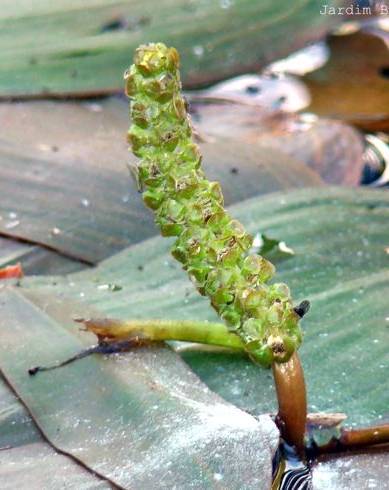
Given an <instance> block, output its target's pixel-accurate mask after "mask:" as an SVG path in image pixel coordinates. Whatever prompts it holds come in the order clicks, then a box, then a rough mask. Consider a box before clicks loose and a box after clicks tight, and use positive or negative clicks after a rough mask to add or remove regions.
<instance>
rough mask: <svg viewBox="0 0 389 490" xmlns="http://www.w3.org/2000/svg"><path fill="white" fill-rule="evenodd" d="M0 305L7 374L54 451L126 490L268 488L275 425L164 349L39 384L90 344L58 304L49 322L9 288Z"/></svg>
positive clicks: (102, 361)
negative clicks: (41, 369) (32, 371)
mask: <svg viewBox="0 0 389 490" xmlns="http://www.w3.org/2000/svg"><path fill="white" fill-rule="evenodd" d="M40 300H41V301H43V303H44V304H46V308H47V305H48V304H49V303H53V302H54V303H55V300H54V301H53V300H52V299H51V298H50V297H47V296H46V297H45V296H40ZM0 301H1V306H2V314H1V318H0V339H1V340H0V368H1V372H2V374H3V376H4V377H5V379H6V380H7V382H8V383H9V384H10V386H12V388H13V389H14V391H15V392H16V393H17V395H18V396H19V398H20V399H21V400H22V401H23V403H24V404H25V405H26V406H27V407H28V410H29V412H30V414H31V416H32V417H33V419H34V421H35V422H36V424H37V425H38V427H39V428H40V430H41V431H42V432H43V434H44V435H45V437H46V438H47V439H48V440H49V441H50V443H51V444H52V445H53V446H54V448H57V449H59V450H60V451H61V452H63V453H66V454H69V455H71V456H72V457H73V458H75V459H76V460H78V461H80V462H82V463H83V464H84V465H85V466H87V467H88V468H89V469H91V470H92V471H93V472H95V473H96V474H97V475H100V476H101V477H103V478H105V479H106V480H108V481H111V482H113V483H114V484H115V485H117V486H119V488H129V489H130V488H155V485H156V482H158V488H166V489H170V488H173V487H174V486H176V488H183V489H184V488H199V489H200V488H215V489H217V488H220V485H223V486H224V485H225V487H226V488H231V489H238V488H242V487H243V488H258V487H262V488H267V487H269V485H270V480H271V458H272V455H273V453H274V451H275V448H276V446H277V444H278V431H277V429H276V427H275V425H274V424H273V422H272V421H271V419H270V418H269V417H268V416H266V415H264V416H262V417H261V418H260V419H259V420H256V419H255V418H253V417H252V416H250V415H248V414H246V413H244V412H242V411H240V410H239V409H237V408H236V407H233V406H232V405H230V404H228V403H226V402H225V401H223V400H222V399H221V398H220V397H219V396H218V395H216V394H214V393H212V392H211V391H210V390H209V389H208V388H207V387H206V386H205V385H204V384H203V383H202V382H201V381H200V380H199V379H198V378H197V377H196V376H195V375H194V374H193V373H192V372H191V371H190V370H189V369H188V367H187V366H186V365H185V363H184V362H183V361H182V360H181V359H180V358H179V356H177V354H175V353H174V352H173V351H172V350H171V349H169V348H168V347H163V346H158V345H157V346H151V347H149V348H141V349H139V350H136V351H134V352H130V353H127V354H121V355H115V356H110V357H108V358H106V357H103V356H94V357H89V358H87V359H83V360H82V361H80V362H77V363H74V364H72V365H69V366H68V367H67V368H65V369H58V370H55V371H50V372H47V373H44V375H37V376H35V377H33V378H32V377H30V376H29V375H28V373H27V369H28V368H30V367H31V366H33V365H36V364H37V363H43V364H51V363H53V362H55V361H56V360H58V359H61V358H64V357H66V356H69V355H71V354H73V353H74V352H76V351H78V350H80V349H81V347H82V346H83V345H84V344H85V338H84V339H83V341H81V339H80V333H79V332H78V331H77V328H76V327H75V326H74V325H73V326H72V322H71V316H72V315H73V314H74V312H75V311H76V310H75V308H74V306H73V305H71V304H70V305H68V306H66V304H63V305H60V304H59V303H57V305H56V308H57V309H56V308H54V310H55V311H54V312H53V313H52V316H50V315H49V314H47V313H45V311H44V309H45V308H43V309H42V308H40V307H38V306H37V304H34V303H33V302H31V301H30V300H28V299H26V297H24V296H23V295H22V294H21V292H20V290H19V291H18V290H17V289H10V288H4V289H3V291H2V292H1V294H0ZM59 318H66V319H67V320H66V321H61V322H60V321H59ZM69 324H70V326H69ZM42 374H43V373H42ZM0 476H1V474H0ZM221 481H222V483H220V482H221Z"/></svg>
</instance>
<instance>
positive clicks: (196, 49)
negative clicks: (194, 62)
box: [193, 45, 204, 58]
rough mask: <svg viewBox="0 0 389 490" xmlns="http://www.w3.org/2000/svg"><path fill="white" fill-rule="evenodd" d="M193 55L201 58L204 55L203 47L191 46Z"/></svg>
mask: <svg viewBox="0 0 389 490" xmlns="http://www.w3.org/2000/svg"><path fill="white" fill-rule="evenodd" d="M193 53H194V54H195V55H196V56H198V57H199V58H201V57H202V56H203V54H204V48H203V46H200V45H197V46H193Z"/></svg>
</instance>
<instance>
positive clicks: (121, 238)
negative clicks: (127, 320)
mask: <svg viewBox="0 0 389 490" xmlns="http://www.w3.org/2000/svg"><path fill="white" fill-rule="evenodd" d="M127 113H128V108H127V105H125V104H124V103H122V102H121V101H120V100H117V99H115V98H112V99H109V100H106V101H104V102H101V103H99V104H97V105H96V104H95V105H92V104H90V103H88V104H81V103H79V104H76V103H74V102H67V103H53V102H39V103H37V102H35V103H32V102H30V103H23V104H18V105H14V104H13V105H12V104H11V105H7V104H4V105H1V106H0V118H4V119H5V120H7V125H6V127H5V128H4V130H3V131H2V138H3V140H5V141H6V142H7V143H3V144H1V145H0V194H1V202H0V216H1V217H2V219H0V232H1V233H3V234H4V235H8V236H11V237H16V238H22V239H23V240H28V241H29V242H33V243H39V244H43V245H45V246H47V247H50V248H51V249H54V250H57V251H60V252H61V253H62V254H65V255H67V256H68V257H73V258H76V259H79V260H82V261H84V262H87V263H91V264H95V263H97V262H98V261H99V260H101V259H103V258H106V257H108V256H110V255H112V254H114V253H115V252H118V251H119V250H122V249H123V248H125V247H126V246H128V245H130V244H132V243H136V242H139V241H141V240H142V239H145V238H148V237H150V236H152V235H154V234H156V231H157V230H156V228H155V226H154V223H153V217H152V215H151V214H150V213H149V211H148V210H147V209H145V206H144V204H143V202H142V200H141V199H140V198H139V195H138V192H137V190H136V186H135V185H134V184H133V183H132V182H130V179H129V176H128V171H127V168H126V162H127V161H128V159H129V155H128V148H127V144H126V142H125V141H124V137H123V134H125V133H126V131H127V126H128V121H127ZM21 121H23V122H22V124H23V127H25V130H24V132H23V141H22V142H21V141H20V127H21ZM107 128H109V131H108V130H107ZM202 151H203V153H204V168H205V171H206V173H207V175H209V177H210V178H212V179H215V180H218V181H220V182H221V185H222V186H223V189H224V190H225V198H226V202H227V204H231V203H234V202H237V201H239V200H242V199H245V198H248V197H252V196H255V195H258V194H263V193H268V192H271V191H273V190H279V189H288V188H293V187H303V186H312V185H321V184H322V182H321V179H320V177H319V176H318V175H317V174H316V173H315V172H313V171H311V170H310V169H308V168H306V167H305V166H304V165H303V164H301V163H299V162H297V161H295V160H294V159H291V158H289V157H287V156H285V155H284V154H282V153H280V152H279V151H277V150H275V151H269V150H268V149H266V150H263V149H261V148H258V147H256V146H255V145H250V146H249V147H248V148H243V147H242V144H241V143H240V142H234V141H232V142H224V141H223V142H222V143H221V142H214V143H206V144H204V145H203V147H202ZM235 171H237V172H238V173H234V172H235ZM15 195H17V196H18V198H17V199H15ZM10 224H11V225H12V227H11V228H10V227H9V225H10ZM113 282H115V281H113Z"/></svg>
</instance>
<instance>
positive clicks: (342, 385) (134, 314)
mask: <svg viewBox="0 0 389 490" xmlns="http://www.w3.org/2000/svg"><path fill="white" fill-rule="evenodd" d="M231 214H232V215H233V216H235V217H237V218H238V219H239V220H240V221H242V222H243V223H245V224H246V225H247V227H248V228H249V230H250V231H251V232H256V231H257V230H261V232H263V233H266V234H268V235H270V236H272V237H275V238H278V239H282V240H284V241H285V242H286V243H287V244H288V245H289V246H290V247H292V248H293V250H294V251H295V256H294V257H292V258H291V259H289V260H287V261H284V262H282V263H280V264H279V266H278V274H277V275H276V280H280V281H285V282H287V283H288V284H289V285H290V287H291V290H292V294H293V297H294V298H295V301H296V303H297V302H298V301H299V300H302V299H309V300H310V301H311V303H312V306H311V310H310V312H309V314H308V315H307V317H306V319H304V321H303V326H304V328H305V330H306V338H305V342H304V344H303V347H302V349H301V357H302V361H303V365H304V367H305V371H306V378H307V383H308V396H309V410H310V411H332V412H333V411H341V412H346V413H347V415H348V416H349V419H348V423H358V424H359V425H360V424H366V423H370V422H372V421H377V420H378V421H379V420H380V419H381V418H382V417H385V416H387V415H388V405H389V389H388V388H389V386H388V377H387V369H388V362H389V359H388V351H387V345H388V340H389V328H388V325H389V321H388V317H389V312H388V301H387V298H388V294H389V270H388V261H389V257H388V254H387V247H388V245H389V234H388V227H387V223H388V218H389V197H388V194H387V193H386V192H384V191H371V190H365V189H358V190H350V189H341V188H322V189H307V190H304V189H303V190H299V191H293V192H289V193H287V194H284V193H275V194H271V195H269V196H265V197H262V198H260V199H259V198H256V199H251V200H248V201H245V202H243V203H241V204H239V205H236V206H234V207H232V208H231ZM169 243H171V242H170V240H169V239H162V238H159V237H157V238H153V239H150V240H148V241H145V242H143V243H141V244H139V245H135V246H133V247H130V248H129V249H127V250H125V251H123V252H122V253H120V254H118V255H117V256H115V257H113V258H112V259H109V260H107V261H105V262H103V263H102V264H101V265H100V266H98V267H97V268H96V269H95V270H91V271H87V272H83V273H78V274H73V275H71V276H68V277H67V278H56V279H53V280H52V281H51V282H48V281H47V280H45V279H39V278H36V279H25V280H24V281H23V284H24V286H25V287H27V288H30V289H33V290H36V291H39V290H40V291H49V292H50V293H53V294H57V295H58V296H59V297H70V298H76V299H80V300H82V301H84V302H85V303H87V304H92V305H94V306H95V307H97V308H98V309H99V310H100V311H101V314H102V315H106V316H110V317H117V318H172V319H179V318H186V319H190V318H196V319H199V318H203V319H209V320H214V319H215V315H214V313H213V311H212V309H211V308H210V307H209V305H208V303H207V301H206V300H205V299H204V298H202V297H200V296H199V295H198V293H197V292H196V291H194V288H193V287H192V285H191V284H190V282H189V281H188V279H187V277H186V274H185V273H184V272H183V271H182V270H181V269H180V266H179V265H178V264H177V263H176V262H175V261H174V260H173V259H172V258H171V257H170V255H169V253H168V249H169ZM53 283H54V284H53ZM109 283H115V284H118V285H120V286H121V287H122V289H121V290H120V291H117V292H112V291H110V290H103V289H101V288H99V286H100V285H102V284H109ZM184 358H185V360H186V361H187V362H189V364H190V365H191V366H192V368H193V369H194V370H195V372H197V373H198V374H199V376H200V377H201V378H202V379H203V380H204V381H205V382H206V383H207V384H208V386H209V387H210V388H211V389H212V390H214V391H216V392H218V393H219V394H221V395H222V396H223V397H224V398H225V399H227V400H228V401H231V402H232V403H234V404H236V405H237V406H239V407H242V408H244V409H247V410H249V411H250V412H255V413H257V414H258V413H264V412H268V411H274V410H275V407H276V405H275V398H274V393H273V387H272V381H271V374H270V372H267V371H264V370H260V369H258V368H257V367H256V366H253V365H252V364H250V362H249V361H248V360H246V359H245V358H244V357H239V356H231V355H227V354H225V353H223V354H209V353H205V354H201V353H188V352H186V353H185V355H184Z"/></svg>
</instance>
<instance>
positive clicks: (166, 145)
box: [124, 43, 302, 366]
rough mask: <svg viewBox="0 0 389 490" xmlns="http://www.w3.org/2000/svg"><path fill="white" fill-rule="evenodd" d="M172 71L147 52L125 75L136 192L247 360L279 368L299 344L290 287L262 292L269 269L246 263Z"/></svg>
mask: <svg viewBox="0 0 389 490" xmlns="http://www.w3.org/2000/svg"><path fill="white" fill-rule="evenodd" d="M178 65H179V56H178V53H177V51H176V50H175V49H174V48H167V47H166V46H165V45H164V44H161V43H158V44H148V45H143V46H140V47H139V48H138V49H137V50H136V54H135V59H134V65H132V66H131V68H130V69H129V70H127V71H126V73H125V75H124V78H125V81H126V93H127V95H128V96H129V97H131V98H132V100H131V118H132V126H131V128H130V130H129V133H128V138H129V142H130V143H131V145H132V150H133V153H134V154H135V155H136V156H137V157H139V159H140V162H139V164H138V171H137V180H138V185H139V189H141V190H143V200H144V202H145V204H146V205H147V206H148V207H150V208H151V209H153V210H154V211H155V215H156V223H157V224H158V225H159V227H160V229H161V233H162V235H164V236H176V237H177V238H176V242H175V244H174V245H173V248H172V254H173V256H174V257H175V258H176V259H177V260H179V261H180V262H181V263H182V264H183V268H184V269H185V270H186V271H187V272H188V274H189V276H190V278H191V280H192V281H193V282H194V284H195V285H196V287H197V289H198V290H199V292H200V293H201V294H203V295H206V296H208V297H209V298H210V301H211V304H212V306H213V307H214V308H215V309H216V311H217V312H218V313H219V315H220V316H221V318H222V319H223V320H224V321H225V322H226V324H227V325H228V327H229V329H230V330H231V332H234V333H236V334H237V335H239V336H240V337H241V339H242V340H243V342H244V343H245V346H246V350H247V352H248V354H249V355H250V357H251V358H252V359H253V360H255V361H256V362H258V363H259V364H261V365H263V366H269V365H270V364H271V363H272V362H285V361H287V360H288V359H289V358H290V356H291V355H292V354H293V352H294V351H295V350H296V349H297V348H298V347H299V345H300V343H301V339H302V334H301V330H300V327H299V325H298V320H299V316H298V314H297V313H296V312H295V311H294V309H293V305H292V302H291V299H290V293H289V289H288V287H287V286H286V285H284V284H272V285H268V284H267V282H268V281H269V280H270V279H271V278H272V277H273V275H274V273H275V268H274V266H273V264H271V263H270V262H269V261H267V260H266V259H264V258H263V257H260V256H258V255H249V249H250V248H251V246H252V237H251V236H250V235H249V234H247V233H246V231H245V229H244V227H243V225H242V224H241V223H239V222H238V221H237V220H235V219H232V218H231V216H229V214H228V213H227V212H226V211H225V209H224V207H223V206H224V204H223V203H224V201H223V194H222V191H221V188H220V185H219V183H218V182H209V181H208V180H207V179H206V177H205V175H204V172H203V171H202V169H201V155H200V152H199V149H198V147H197V146H196V144H195V143H194V142H193V140H192V131H191V125H190V120H189V116H188V115H187V112H186V103H185V100H184V98H183V97H182V95H181V92H180V89H181V82H180V76H179V72H178Z"/></svg>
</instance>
